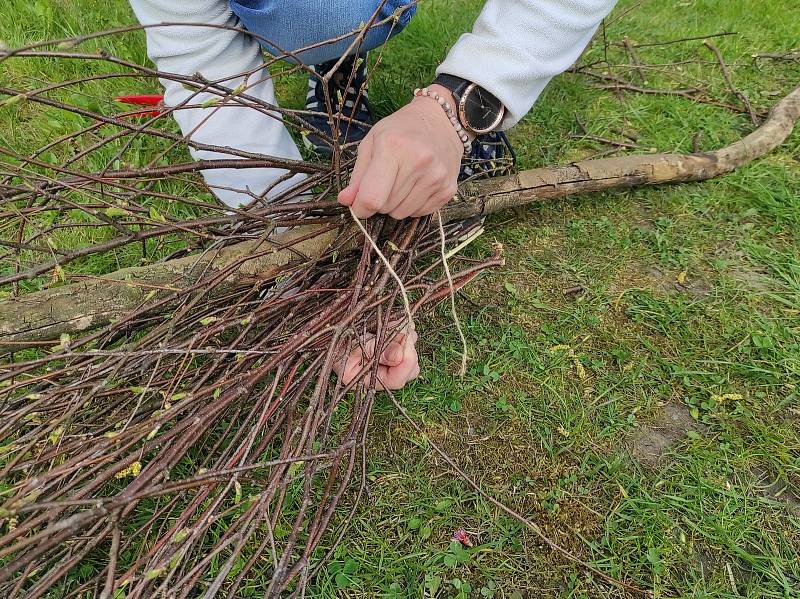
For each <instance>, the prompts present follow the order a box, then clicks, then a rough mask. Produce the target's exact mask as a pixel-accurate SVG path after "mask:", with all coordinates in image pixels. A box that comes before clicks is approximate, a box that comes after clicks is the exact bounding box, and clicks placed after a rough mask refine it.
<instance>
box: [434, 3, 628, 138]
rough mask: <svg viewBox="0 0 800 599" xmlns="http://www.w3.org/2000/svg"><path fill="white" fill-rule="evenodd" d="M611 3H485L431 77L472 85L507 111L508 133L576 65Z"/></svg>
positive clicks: (503, 126)
mask: <svg viewBox="0 0 800 599" xmlns="http://www.w3.org/2000/svg"><path fill="white" fill-rule="evenodd" d="M615 2H616V0H488V1H487V2H486V4H485V6H484V7H483V10H482V11H481V13H480V15H479V16H478V20H477V21H476V22H475V26H474V27H473V29H472V32H471V33H465V34H463V35H462V36H461V37H460V38H459V39H458V41H457V42H456V44H455V45H454V46H453V47H452V48H451V50H450V52H449V53H448V55H447V58H446V59H445V61H444V62H443V63H442V64H441V65H440V66H439V68H438V69H437V70H436V72H437V74H438V73H447V74H449V75H456V76H457V77H462V78H464V79H467V80H468V81H474V82H475V83H477V84H478V85H480V86H481V87H483V88H485V89H487V90H489V91H490V92H492V93H493V94H494V95H495V96H497V97H498V98H499V99H500V101H501V102H503V104H504V105H505V107H506V110H507V114H506V118H505V119H504V121H503V124H502V128H504V129H507V128H509V127H511V126H513V125H515V124H516V123H517V122H518V121H519V120H520V119H521V118H522V117H523V116H525V114H526V113H527V112H528V111H529V110H530V109H531V107H532V106H533V104H534V102H536V99H537V98H538V97H539V94H541V93H542V90H543V89H544V88H545V86H546V85H547V84H548V83H549V81H550V80H551V79H552V78H553V77H554V76H555V75H558V74H559V73H562V72H564V71H566V70H567V69H568V68H569V67H570V66H571V65H572V64H573V63H574V62H575V61H576V60H577V59H578V57H579V56H580V54H581V52H582V51H583V49H584V48H585V47H586V46H587V45H588V43H589V42H590V41H591V39H592V35H594V32H595V31H596V30H597V27H598V25H599V24H600V22H601V21H602V20H603V18H605V16H606V15H607V14H608V13H609V12H610V11H611V9H612V8H613V6H614V4H615Z"/></svg>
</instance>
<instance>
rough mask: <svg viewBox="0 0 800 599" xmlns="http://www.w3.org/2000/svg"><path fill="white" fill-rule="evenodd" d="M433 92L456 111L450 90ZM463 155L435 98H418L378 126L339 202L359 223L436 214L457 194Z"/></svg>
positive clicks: (364, 145) (360, 150)
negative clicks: (375, 216)
mask: <svg viewBox="0 0 800 599" xmlns="http://www.w3.org/2000/svg"><path fill="white" fill-rule="evenodd" d="M430 89H432V90H435V91H436V92H438V93H439V94H440V95H441V96H442V97H443V98H446V99H448V102H450V105H451V106H455V100H454V99H453V95H452V94H451V93H450V91H449V90H448V89H446V88H444V87H442V86H439V85H431V86H430ZM463 153H464V146H463V144H462V143H461V140H460V139H459V137H458V133H456V130H455V129H454V128H453V125H452V124H451V123H450V119H448V117H447V115H446V114H445V112H444V110H442V107H441V106H439V104H438V103H437V102H436V100H433V99H431V98H428V97H419V96H418V97H415V98H414V99H413V100H412V101H411V102H409V103H408V104H406V105H405V106H404V107H403V108H401V109H400V110H398V111H397V112H395V113H394V114H391V115H389V116H387V117H386V118H384V119H382V120H380V121H378V122H377V123H376V124H375V126H374V127H373V128H372V129H370V131H369V133H368V134H367V136H366V137H365V138H364V140H363V141H362V142H361V143H360V144H359V146H358V158H357V159H356V165H355V168H354V169H353V175H352V177H351V178H350V184H349V185H348V186H347V187H345V188H344V189H343V190H342V191H341V192H339V202H340V203H341V204H343V205H345V206H349V207H350V209H351V210H352V211H353V214H355V215H356V216H357V217H358V218H368V217H370V216H372V215H373V214H375V213H381V214H388V215H389V216H391V217H392V218H396V219H403V218H407V217H409V216H425V215H426V214H432V213H434V212H436V211H437V210H438V209H439V208H441V207H442V206H444V204H445V203H446V202H448V201H449V200H451V199H452V198H453V196H454V195H455V194H456V192H457V191H458V184H457V181H458V173H459V170H460V168H461V158H462V156H463Z"/></svg>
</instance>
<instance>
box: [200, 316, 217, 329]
mask: <svg viewBox="0 0 800 599" xmlns="http://www.w3.org/2000/svg"><path fill="white" fill-rule="evenodd" d="M218 320H219V318H217V317H216V316H208V317H207V318H201V319H200V324H201V325H203V326H204V327H205V326H208V325H210V324H211V323H212V322H217V321H218Z"/></svg>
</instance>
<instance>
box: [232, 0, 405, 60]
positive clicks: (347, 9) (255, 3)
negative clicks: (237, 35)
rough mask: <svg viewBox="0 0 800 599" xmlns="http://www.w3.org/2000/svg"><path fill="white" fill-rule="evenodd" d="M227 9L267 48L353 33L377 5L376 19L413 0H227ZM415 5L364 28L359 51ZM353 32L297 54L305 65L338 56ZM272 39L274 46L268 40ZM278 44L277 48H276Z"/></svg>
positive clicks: (387, 33) (378, 40)
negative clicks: (258, 37) (367, 28)
mask: <svg viewBox="0 0 800 599" xmlns="http://www.w3.org/2000/svg"><path fill="white" fill-rule="evenodd" d="M229 1H230V6H231V10H232V11H233V12H234V13H235V14H236V16H238V17H239V20H240V21H241V22H242V25H244V27H245V28H246V29H247V30H248V31H250V32H252V33H254V34H255V35H258V36H260V37H262V38H264V39H265V40H268V41H264V40H259V42H261V45H262V46H263V47H264V48H265V49H266V50H267V51H268V52H270V53H273V54H280V50H286V51H291V52H293V51H295V50H298V49H300V48H303V47H306V46H311V45H313V44H317V43H319V42H323V41H325V40H329V39H332V38H335V37H339V36H341V35H344V34H346V33H350V32H353V31H354V30H356V29H358V28H359V26H360V25H363V24H364V23H366V22H368V21H369V20H370V17H372V15H373V13H374V12H375V10H376V9H377V8H378V7H379V6H380V12H379V14H378V17H377V19H376V22H377V21H381V20H383V19H386V18H388V17H391V16H392V15H393V14H394V13H395V11H397V10H398V9H402V8H403V7H404V6H409V5H410V4H413V0H327V1H326V0H229ZM416 8H417V7H416V6H409V8H407V9H406V10H404V11H403V12H402V13H401V14H400V15H399V17H398V19H397V22H394V21H393V20H389V21H387V22H386V23H385V24H383V25H380V26H376V27H373V28H372V29H370V31H369V32H368V33H367V35H366V36H365V38H364V41H363V43H362V45H361V48H360V50H359V51H360V52H364V51H366V50H372V49H373V48H377V47H378V46H380V45H382V44H384V43H386V41H387V40H388V39H389V38H390V37H391V36H393V35H394V34H396V33H398V32H399V31H401V30H402V29H403V28H404V27H405V26H406V25H407V24H408V22H409V21H410V20H411V17H412V16H413V15H414V12H415V11H416ZM356 35H357V33H352V34H351V35H349V36H347V37H346V38H345V39H343V40H340V41H337V42H334V43H332V44H325V45H323V46H319V47H317V48H312V49H310V50H306V51H304V52H300V53H298V54H297V58H298V59H299V60H301V61H302V62H304V63H305V64H320V63H323V62H327V61H329V60H333V59H338V58H340V57H341V56H342V54H344V53H345V52H347V49H348V47H349V46H350V44H351V43H352V42H353V40H354V39H355V36H356ZM269 42H272V43H273V44H274V45H272V44H270V43H269ZM279 49H280V50H279Z"/></svg>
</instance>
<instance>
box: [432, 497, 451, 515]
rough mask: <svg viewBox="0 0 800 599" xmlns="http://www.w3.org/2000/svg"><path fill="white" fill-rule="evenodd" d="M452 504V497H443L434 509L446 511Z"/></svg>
mask: <svg viewBox="0 0 800 599" xmlns="http://www.w3.org/2000/svg"><path fill="white" fill-rule="evenodd" d="M451 505H453V501H452V500H451V499H442V500H441V501H439V502H438V503H437V504H436V506H435V507H434V508H433V509H435V510H436V511H437V512H444V511H445V510H447V509H448V508H449V507H450V506H451Z"/></svg>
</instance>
